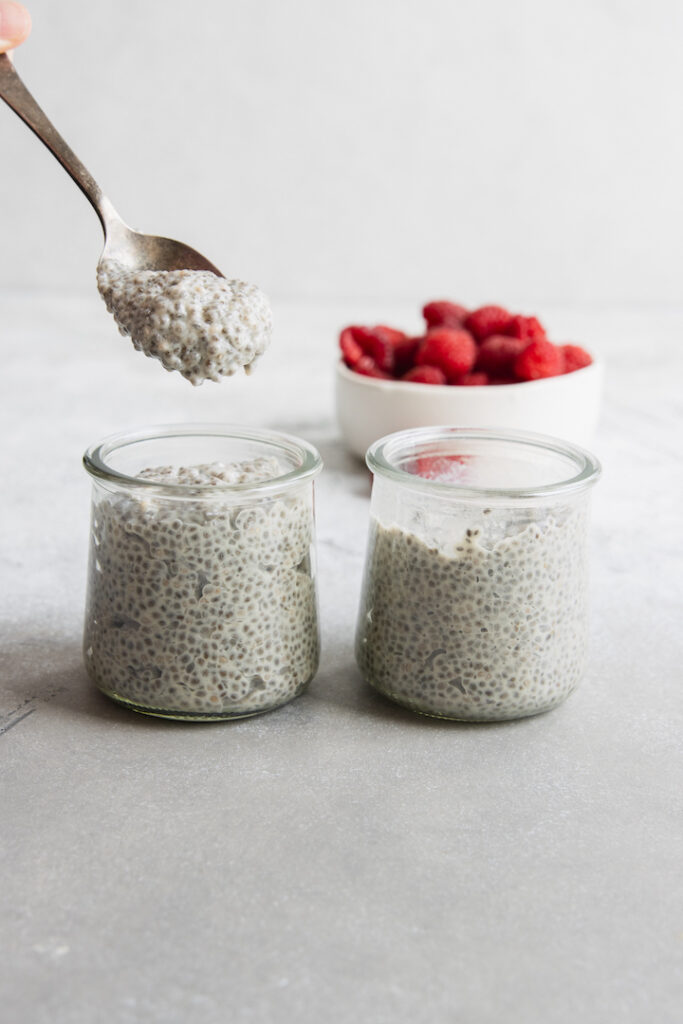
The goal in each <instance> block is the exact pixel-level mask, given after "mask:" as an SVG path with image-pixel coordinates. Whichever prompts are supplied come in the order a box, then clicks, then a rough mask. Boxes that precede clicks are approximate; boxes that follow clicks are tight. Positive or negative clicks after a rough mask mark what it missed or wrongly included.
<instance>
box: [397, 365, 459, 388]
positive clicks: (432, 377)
mask: <svg viewBox="0 0 683 1024" xmlns="http://www.w3.org/2000/svg"><path fill="white" fill-rule="evenodd" d="M401 380H408V381H412V383H413V384H447V383H448V382H447V380H446V374H445V373H444V372H443V370H440V369H439V367H438V366H414V367H413V368H412V370H408V372H407V373H406V374H404V375H403V377H401Z"/></svg>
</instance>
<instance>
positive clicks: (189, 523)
mask: <svg viewBox="0 0 683 1024" xmlns="http://www.w3.org/2000/svg"><path fill="white" fill-rule="evenodd" d="M285 472H287V469H286V467H283V466H282V465H280V463H279V460H278V459H275V458H272V457H262V458H257V459H253V460H251V461H249V462H247V461H245V462H239V463H233V464H229V465H228V464H221V463H212V464H209V465H196V466H186V467H180V468H177V467H169V466H166V467H157V468H151V469H146V470H143V471H142V472H141V473H139V474H137V475H138V476H139V477H140V478H141V479H144V480H149V481H153V482H156V483H159V484H160V485H161V486H163V485H168V484H173V485H182V486H186V487H187V496H184V495H183V496H181V497H178V498H176V497H175V496H173V497H169V496H168V495H165V496H162V494H161V491H159V492H157V491H155V490H152V491H151V492H150V491H149V490H148V489H147V488H145V490H144V493H143V492H140V493H128V492H126V493H121V492H118V491H117V492H113V493H112V492H110V491H106V492H105V494H104V496H103V497H100V499H99V500H98V501H97V503H96V504H95V506H94V510H93V519H92V529H91V558H90V570H89V587H88V608H87V612H86V629H85V642H84V649H85V661H86V666H87V669H88V672H89V674H90V676H91V678H92V679H93V681H94V682H95V684H96V685H97V686H98V687H99V688H100V689H101V690H103V691H104V693H106V694H107V695H109V696H110V697H113V698H114V699H115V700H118V701H120V702H121V703H124V704H127V705H129V706H132V707H134V708H136V709H137V710H143V711H149V712H150V713H152V714H162V715H169V716H172V717H179V718H182V717H187V718H213V717H216V718H230V717H242V716H245V715H251V714H256V713H258V712H260V711H265V710H269V709H270V708H273V707H277V706H279V705H280V704H284V703H285V702H287V701H289V700H291V699H292V698H293V697H295V696H297V695H298V694H299V693H300V692H301V691H302V690H303V688H304V687H305V686H306V684H307V683H308V682H309V681H310V680H311V679H312V677H313V675H314V674H315V671H316V669H317V665H318V658H319V637H318V616H317V603H316V593H315V583H314V580H313V570H312V566H313V559H312V543H313V514H312V508H311V503H310V500H307V499H306V497H303V496H302V495H301V494H296V493H289V494H286V495H281V496H276V497H273V496H268V497H266V496H264V497H263V498H261V499H260V500H257V501H255V500H254V497H253V496H252V497H251V498H247V499H246V500H245V501H244V502H237V503H236V501H237V499H235V497H234V492H233V495H231V498H230V500H229V499H228V498H227V497H225V496H222V495H221V493H220V491H217V492H216V497H215V498H214V497H213V496H211V497H210V498H208V499H207V498H206V497H203V498H202V499H201V500H200V499H199V497H198V495H199V493H200V491H199V490H197V491H195V493H194V495H193V488H201V492H202V493H204V492H205V488H207V487H212V486H216V487H219V486H220V485H221V484H223V485H224V484H226V483H227V484H231V485H234V484H243V483H256V482H259V481H264V480H271V479H274V478H276V477H278V476H281V475H282V474H283V473H285Z"/></svg>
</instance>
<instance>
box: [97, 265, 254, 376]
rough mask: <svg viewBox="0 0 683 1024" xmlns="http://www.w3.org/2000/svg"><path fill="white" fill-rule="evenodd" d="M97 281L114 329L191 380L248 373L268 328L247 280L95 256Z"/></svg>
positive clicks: (140, 349) (168, 367) (142, 350)
mask: <svg viewBox="0 0 683 1024" xmlns="http://www.w3.org/2000/svg"><path fill="white" fill-rule="evenodd" d="M97 287H98V290H99V292H100V295H101V296H102V298H103V299H104V301H105V304H106V306H107V309H108V310H109V312H110V313H111V314H112V316H113V317H114V319H115V321H116V323H117V325H118V328H119V331H120V332H121V334H123V335H126V336H130V338H131V341H132V342H133V345H134V346H135V348H136V349H137V350H138V351H139V352H144V353H145V355H147V356H153V357H154V358H156V359H159V360H160V362H161V363H162V364H163V366H164V367H165V368H166V369H167V370H177V371H178V372H179V373H181V374H182V375H183V377H186V378H187V380H189V381H190V382H191V383H192V384H194V385H198V384H201V383H203V381H205V380H212V381H216V382H218V381H220V379H221V377H226V376H231V375H232V374H234V373H236V372H237V370H239V369H241V368H242V367H244V369H245V371H246V372H247V373H248V372H250V371H251V369H252V367H253V366H254V363H255V361H256V360H257V359H258V357H259V356H260V355H262V353H263V352H264V351H265V350H266V348H267V347H268V344H269V343H270V336H271V332H272V313H271V310H270V306H269V305H268V301H267V299H266V297H265V295H264V294H263V292H261V291H260V290H259V289H258V288H257V287H256V286H255V285H252V284H247V283H245V282H244V281H230V280H226V278H224V277H218V276H217V275H216V274H213V273H211V272H210V271H200V270H131V269H130V268H128V267H126V266H124V265H123V264H121V263H119V262H118V261H116V260H101V261H100V263H99V265H98V267H97Z"/></svg>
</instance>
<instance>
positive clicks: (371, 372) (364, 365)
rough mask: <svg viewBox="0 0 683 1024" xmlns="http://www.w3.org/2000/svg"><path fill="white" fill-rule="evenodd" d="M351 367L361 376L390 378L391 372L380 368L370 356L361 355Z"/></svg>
mask: <svg viewBox="0 0 683 1024" xmlns="http://www.w3.org/2000/svg"><path fill="white" fill-rule="evenodd" d="M353 369H354V370H355V372H356V373H360V374H362V375H363V377H380V378H382V379H383V380H391V374H390V373H385V372H384V370H380V368H379V366H378V365H377V363H376V362H375V360H374V359H373V358H372V356H361V357H360V359H359V360H358V362H357V363H356V364H355V366H354V368H353Z"/></svg>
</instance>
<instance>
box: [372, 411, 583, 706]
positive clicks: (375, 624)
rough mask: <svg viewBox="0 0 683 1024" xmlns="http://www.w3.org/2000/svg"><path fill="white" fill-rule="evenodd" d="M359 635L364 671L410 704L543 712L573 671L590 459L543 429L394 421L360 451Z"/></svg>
mask: <svg viewBox="0 0 683 1024" xmlns="http://www.w3.org/2000/svg"><path fill="white" fill-rule="evenodd" d="M367 462H368V466H369V467H370V469H371V470H372V473H373V474H374V480H373V490H372V503H371V510H370V517H371V518H370V536H369V542H368V550H367V556H366V565H365V576H364V581H363V592H362V595H361V605H360V613H359V620H358V628H357V634H356V658H357V661H358V665H359V667H360V670H361V672H362V674H363V676H364V678H365V679H366V681H367V682H368V683H369V684H370V685H371V686H373V687H374V688H375V689H377V690H379V691H380V693H383V694H384V695H385V696H387V697H390V698H391V699H392V700H394V701H397V702H398V703H399V704H402V705H404V706H405V707H407V708H410V709H411V710H413V711H418V712H421V713H422V714H426V715H433V716H436V717H438V718H451V719H458V720H461V721H473V722H487V721H500V720H504V719H512V718H522V717H525V716H528V715H535V714H538V713H539V712H542V711H548V710H550V708H553V707H555V706H556V705H557V704H559V703H561V702H562V701H563V700H565V698H566V697H568V696H569V694H570V693H571V692H572V691H573V690H574V689H575V688H576V686H577V685H578V683H579V681H580V680H581V677H582V675H583V672H584V668H585V663H586V654H587V639H588V637H587V634H588V607H587V604H588V594H587V590H588V579H587V576H588V574H587V525H588V502H589V492H590V488H591V486H592V485H593V484H594V483H595V482H596V481H597V480H598V478H599V476H600V465H599V463H598V462H597V460H596V459H595V458H594V457H593V456H592V455H590V454H589V453H588V452H586V451H584V450H583V449H581V448H578V447H576V446H575V445H572V444H568V443H565V442H564V441H560V440H557V439H555V438H551V437H545V436H543V435H540V434H528V433H522V432H508V431H495V430H476V429H467V428H458V427H426V428H422V429H416V430H406V431H401V432H399V433H396V434H392V435H390V436H389V437H385V438H382V439H381V440H379V441H377V442H376V443H375V444H374V445H372V446H371V447H370V449H369V450H368V454H367Z"/></svg>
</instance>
